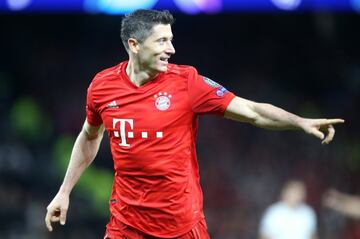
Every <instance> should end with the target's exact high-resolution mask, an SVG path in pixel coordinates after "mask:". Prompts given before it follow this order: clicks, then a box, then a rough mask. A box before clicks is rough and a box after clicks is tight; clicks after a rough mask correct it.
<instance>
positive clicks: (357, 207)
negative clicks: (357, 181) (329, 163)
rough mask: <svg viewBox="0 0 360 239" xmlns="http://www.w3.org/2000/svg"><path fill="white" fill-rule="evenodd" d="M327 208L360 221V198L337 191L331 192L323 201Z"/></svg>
mask: <svg viewBox="0 0 360 239" xmlns="http://www.w3.org/2000/svg"><path fill="white" fill-rule="evenodd" d="M323 203H324V205H325V206H326V207H328V208H331V209H333V210H335V211H337V212H339V213H342V214H344V215H346V216H348V217H352V218H355V219H360V197H359V196H353V195H349V194H345V193H341V192H339V191H337V190H335V189H331V190H329V191H328V192H327V193H326V194H325V196H324V199H323Z"/></svg>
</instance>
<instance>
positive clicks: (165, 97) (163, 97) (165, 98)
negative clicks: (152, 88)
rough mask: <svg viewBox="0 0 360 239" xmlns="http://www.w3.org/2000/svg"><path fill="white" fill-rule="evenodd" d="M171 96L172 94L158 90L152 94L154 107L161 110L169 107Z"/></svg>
mask: <svg viewBox="0 0 360 239" xmlns="http://www.w3.org/2000/svg"><path fill="white" fill-rule="evenodd" d="M171 97H172V95H170V94H169V93H167V92H159V93H158V94H156V95H154V98H155V107H156V108H157V109H158V110H161V111H165V110H167V109H169V108H170V105H171Z"/></svg>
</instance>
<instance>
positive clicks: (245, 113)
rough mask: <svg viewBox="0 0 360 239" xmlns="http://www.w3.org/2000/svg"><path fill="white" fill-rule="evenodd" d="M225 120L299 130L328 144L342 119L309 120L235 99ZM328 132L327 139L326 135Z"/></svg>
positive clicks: (259, 104)
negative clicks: (334, 125)
mask: <svg viewBox="0 0 360 239" xmlns="http://www.w3.org/2000/svg"><path fill="white" fill-rule="evenodd" d="M225 118H228V119H232V120H236V121H241V122H248V123H251V124H253V125H255V126H257V127H261V128H266V129H275V130H286V129H299V130H304V131H305V132H306V133H308V134H311V135H314V136H316V137H318V138H319V139H321V140H322V143H323V144H328V143H330V141H331V140H332V139H333V137H334V135H335V129H334V127H333V126H332V125H333V124H338V123H343V122H344V120H342V119H307V118H302V117H299V116H297V115H294V114H292V113H289V112H287V111H285V110H283V109H281V108H278V107H276V106H273V105H271V104H266V103H257V102H254V101H250V100H246V99H243V98H240V97H235V98H234V99H233V100H232V101H231V102H230V104H229V106H228V107H227V109H226V111H225ZM324 132H326V133H327V134H326V137H325V135H324Z"/></svg>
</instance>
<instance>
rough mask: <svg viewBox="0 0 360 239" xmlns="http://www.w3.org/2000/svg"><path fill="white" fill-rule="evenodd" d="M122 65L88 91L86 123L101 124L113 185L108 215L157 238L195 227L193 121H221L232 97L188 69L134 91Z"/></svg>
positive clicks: (173, 69) (172, 68)
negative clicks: (208, 116) (201, 116)
mask: <svg viewBox="0 0 360 239" xmlns="http://www.w3.org/2000/svg"><path fill="white" fill-rule="evenodd" d="M127 64H128V62H127V61H126V62H122V63H120V64H119V65H117V66H114V67H111V68H108V69H105V70H103V71H101V72H100V73H98V74H97V75H96V76H95V78H94V80H93V82H92V83H91V85H90V86H89V89H88V96H87V121H88V123H89V124H91V125H94V126H98V125H100V124H104V126H105V128H106V131H107V133H108V136H109V139H110V146H111V152H112V157H113V160H114V169H115V179H114V185H113V190H112V195H111V199H110V211H111V213H112V215H113V216H115V217H116V218H117V219H118V220H120V221H121V222H123V223H125V224H127V225H129V226H132V227H135V228H137V229H139V230H141V231H143V232H144V233H147V234H150V235H153V236H156V237H163V238H171V237H176V236H179V235H182V234H184V233H186V232H187V231H190V230H191V228H192V227H193V226H194V225H195V224H196V223H197V222H198V221H199V220H200V219H201V218H204V214H203V196H202V191H201V188H200V180H199V168H198V163H197V159H196V149H195V140H196V133H197V121H198V116H199V114H204V113H210V114H217V115H223V114H224V112H225V110H226V108H227V106H228V104H229V103H230V101H231V100H232V99H233V98H234V97H235V96H234V94H232V93H231V92H228V91H227V90H226V89H225V88H224V87H223V86H221V85H219V84H217V83H216V82H214V81H212V80H210V79H209V78H206V77H203V76H201V75H199V74H198V73H197V71H196V69H195V68H193V67H191V66H180V65H174V64H169V65H168V70H167V72H164V73H160V74H159V75H158V76H157V77H156V78H155V79H154V80H151V81H149V82H147V83H145V84H144V85H142V86H140V87H137V86H136V85H134V84H133V83H132V82H131V81H130V79H129V78H128V76H127V74H126V67H127Z"/></svg>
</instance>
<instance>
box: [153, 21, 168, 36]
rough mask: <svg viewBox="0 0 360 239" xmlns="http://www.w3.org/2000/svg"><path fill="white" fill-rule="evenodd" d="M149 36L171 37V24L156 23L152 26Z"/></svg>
mask: <svg viewBox="0 0 360 239" xmlns="http://www.w3.org/2000/svg"><path fill="white" fill-rule="evenodd" d="M150 37H153V38H158V37H172V31H171V25H170V24H166V25H165V24H157V25H155V26H153V28H152V33H151V35H150Z"/></svg>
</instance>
